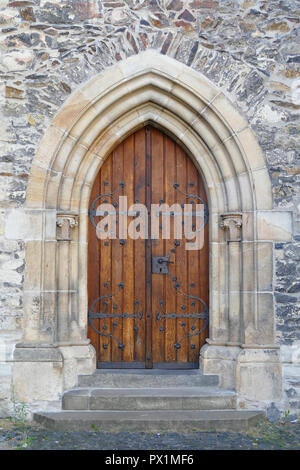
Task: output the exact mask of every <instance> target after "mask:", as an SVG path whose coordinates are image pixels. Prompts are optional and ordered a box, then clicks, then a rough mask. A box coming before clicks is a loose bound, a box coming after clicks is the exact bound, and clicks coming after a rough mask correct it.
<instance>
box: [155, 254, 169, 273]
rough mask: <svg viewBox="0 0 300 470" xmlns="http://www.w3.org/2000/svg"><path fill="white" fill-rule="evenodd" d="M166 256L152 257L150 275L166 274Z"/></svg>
mask: <svg viewBox="0 0 300 470" xmlns="http://www.w3.org/2000/svg"><path fill="white" fill-rule="evenodd" d="M169 262H170V261H169V257H168V256H152V273H153V274H168V273H169V269H168V264H169Z"/></svg>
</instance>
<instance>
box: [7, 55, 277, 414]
mask: <svg viewBox="0 0 300 470" xmlns="http://www.w3.org/2000/svg"><path fill="white" fill-rule="evenodd" d="M147 123H151V124H152V125H154V126H157V127H159V128H160V129H162V130H163V131H164V132H166V133H169V134H170V135H171V136H172V137H173V138H174V140H176V141H177V142H179V143H180V145H183V146H184V147H185V149H186V150H187V151H188V152H189V154H190V155H191V156H192V157H193V159H194V162H195V164H196V166H197V167H198V168H199V171H201V173H202V175H203V178H204V181H205V184H206V187H207V195H208V199H209V206H210V237H211V239H210V333H209V339H208V342H207V343H208V344H206V345H205V346H204V347H203V348H202V351H201V360H200V367H201V369H202V371H203V372H204V373H217V374H220V378H221V384H222V385H224V386H227V387H230V388H234V389H237V391H238V392H239V397H240V400H244V399H249V400H251V401H252V403H254V401H259V402H262V401H264V400H270V399H272V400H276V399H279V397H280V393H281V367H280V358H279V350H278V347H277V346H276V345H275V344H274V342H275V340H274V311H273V293H272V273H273V267H272V266H273V242H274V241H275V240H278V239H285V237H286V232H285V229H284V227H283V226H282V223H283V222H282V220H284V218H285V214H284V213H281V218H279V217H278V213H277V214H276V213H275V212H274V211H272V208H273V204H272V191H271V183H270V179H269V175H268V171H267V169H266V166H265V161H264V157H263V154H262V151H261V149H260V147H259V145H258V143H257V141H256V139H255V137H254V135H253V133H252V131H251V129H250V128H249V126H248V123H247V122H246V120H245V119H244V118H243V117H242V116H241V115H240V114H239V113H238V112H237V110H236V109H235V107H233V105H232V104H231V103H230V101H229V100H228V99H227V98H226V96H225V95H224V94H223V93H222V92H221V91H220V90H218V89H216V88H215V87H214V86H213V85H212V84H211V83H210V82H209V81H208V80H207V79H206V78H205V77H204V76H202V75H201V74H200V73H198V72H196V71H194V70H192V69H190V68H188V67H186V66H185V65H182V64H181V63H179V62H177V61H175V60H174V59H171V58H168V57H166V56H162V55H160V54H158V53H156V52H154V51H151V50H148V51H146V52H143V53H141V54H139V55H137V56H133V57H130V58H129V59H127V60H125V61H123V62H119V63H118V64H117V65H114V66H112V67H110V68H108V69H107V70H105V71H104V72H103V73H101V74H99V75H97V76H95V77H94V78H93V79H92V80H90V81H89V82H87V83H85V84H84V85H83V86H82V87H81V88H80V89H79V90H78V91H77V92H75V93H74V94H73V95H72V96H71V97H70V99H69V100H68V101H67V102H66V103H65V104H64V106H63V107H62V109H61V111H60V112H59V113H58V114H57V116H56V117H55V118H54V120H53V122H52V124H51V126H50V127H49V129H48V130H47V132H46V134H45V136H44V138H43V140H42V142H41V144H40V146H39V149H38V151H37V153H36V155H35V158H34V161H33V164H32V168H31V174H30V178H29V183H28V189H27V198H26V209H25V210H26V214H27V216H28V217H29V218H30V220H31V224H32V226H34V227H35V228H34V236H32V237H31V238H32V239H30V237H29V238H28V239H27V240H26V271H25V286H24V302H25V303H24V308H25V321H24V340H23V343H22V344H18V345H17V347H16V349H15V357H14V360H15V365H14V367H15V370H14V381H15V390H16V391H17V393H18V390H19V395H22V398H23V399H24V398H27V399H28V400H29V401H31V402H32V401H34V400H35V401H36V402H38V403H39V408H40V409H41V407H42V405H41V402H42V401H44V402H46V401H47V403H48V405H47V406H49V401H51V400H52V401H55V400H57V399H58V397H59V396H60V394H61V393H62V391H63V390H64V389H65V388H67V387H72V386H74V385H75V384H76V380H77V375H78V374H79V373H85V374H86V373H91V372H93V370H94V368H95V360H94V355H93V348H92V347H91V346H90V345H89V341H88V340H87V336H86V335H87V333H86V331H87V226H88V203H89V197H90V191H91V188H92V184H93V181H94V178H95V177H96V175H97V173H98V171H99V168H100V167H101V164H102V162H103V161H104V159H105V158H106V156H107V155H109V153H110V152H111V151H112V149H113V148H114V147H116V146H117V145H118V144H119V143H120V142H121V141H122V140H123V139H125V138H126V136H128V135H129V134H131V133H132V132H134V131H136V130H137V129H139V128H141V127H142V126H144V125H145V124H147ZM33 370H34V371H35V372H36V374H35V377H37V378H36V379H35V378H32V377H33V374H32V371H33ZM27 376H28V377H30V383H29V384H28V382H27V392H26V393H25V392H24V387H23V388H22V386H21V383H22V380H23V381H24V380H27V379H26V377H27ZM43 377H47V383H48V388H47V389H45V387H44V388H43V386H42V385H40V384H41V383H42V378H43ZM261 381H263V384H264V386H263V387H262V382H261ZM34 382H35V383H34ZM24 393H25V395H26V396H24ZM32 394H33V395H35V396H32ZM45 406H46V405H45ZM48 409H49V408H48Z"/></svg>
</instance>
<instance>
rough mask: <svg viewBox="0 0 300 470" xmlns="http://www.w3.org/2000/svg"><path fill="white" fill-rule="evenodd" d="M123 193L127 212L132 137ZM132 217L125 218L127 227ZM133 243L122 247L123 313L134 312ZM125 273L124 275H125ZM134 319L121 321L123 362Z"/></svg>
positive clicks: (130, 351)
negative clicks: (125, 198) (123, 346)
mask: <svg viewBox="0 0 300 470" xmlns="http://www.w3.org/2000/svg"><path fill="white" fill-rule="evenodd" d="M123 145H124V183H125V186H124V193H125V195H126V197H127V210H129V208H130V206H131V205H132V204H133V203H134V136H133V135H131V136H129V137H128V138H127V139H126V140H125V142H124V144H123ZM132 219H133V218H132V217H127V222H128V225H129V223H130V221H131V220H132ZM133 246H134V241H133V240H132V239H131V238H130V237H128V238H127V240H125V244H124V245H123V263H124V280H123V282H124V294H123V309H124V310H123V312H124V313H129V314H132V313H133V312H134V298H133V296H134V249H133ZM125 273H126V275H125ZM134 323H135V322H134V318H131V317H130V318H124V319H123V344H124V345H125V348H124V357H123V360H124V361H125V362H132V361H134V329H133V328H134Z"/></svg>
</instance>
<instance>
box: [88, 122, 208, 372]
mask: <svg viewBox="0 0 300 470" xmlns="http://www.w3.org/2000/svg"><path fill="white" fill-rule="evenodd" d="M119 196H127V207H128V210H127V216H128V217H127V219H128V225H129V224H130V223H131V221H133V223H134V220H135V218H136V217H137V216H140V211H134V210H133V211H130V206H131V205H132V204H143V205H145V206H146V208H147V209H148V216H147V224H148V227H147V229H148V238H146V239H143V238H137V239H132V238H131V237H130V236H127V238H126V236H124V233H122V234H121V237H120V236H119V234H118V230H119V226H120V215H123V216H124V211H123V213H121V212H122V211H121V210H120V199H119ZM174 203H178V204H179V207H182V208H183V207H184V204H191V205H192V206H189V207H193V204H194V207H196V206H195V204H200V203H202V204H204V208H205V211H204V217H203V221H204V224H203V225H205V228H204V229H203V230H204V245H203V247H202V248H201V249H199V250H187V249H186V240H185V238H184V234H183V238H182V239H178V238H176V237H175V235H176V236H177V237H178V232H175V233H174V226H173V223H172V216H174V217H175V215H176V214H175V213H174V212H173V213H172V212H171V216H170V219H169V220H170V224H169V226H170V237H169V238H167V239H163V238H162V230H163V224H164V223H167V222H166V220H167V219H163V216H162V214H161V217H160V218H159V230H160V236H159V237H156V238H151V224H152V225H153V220H152V218H151V210H150V207H151V204H168V205H169V206H171V205H173V204H174ZM100 204H106V206H101V207H104V209H107V208H111V209H110V210H109V209H108V210H104V211H103V212H101V210H99V207H100ZM133 207H135V206H133ZM113 209H115V213H116V225H115V227H116V231H117V233H116V235H117V236H116V238H115V239H111V238H107V239H99V232H97V230H98V229H97V227H99V225H98V223H99V222H100V221H101V220H104V219H103V217H104V216H107V215H112V216H113V213H114V212H113ZM125 213H126V211H125ZM195 214H196V213H192V216H194V215H195ZM125 215H126V214H125ZM177 215H178V214H177ZM174 217H173V218H174ZM144 220H145V219H144ZM206 222H207V199H206V194H205V189H204V185H203V181H202V179H201V176H200V174H199V172H198V171H197V169H196V167H195V165H194V164H193V162H192V160H191V159H190V157H189V156H188V155H187V154H186V153H185V152H184V151H183V150H182V148H181V147H180V146H179V145H178V144H177V143H175V142H174V141H173V140H172V139H171V138H170V137H168V136H166V135H165V134H163V133H162V132H160V131H159V130H157V129H156V128H153V127H151V126H147V127H145V128H143V129H141V130H139V131H137V132H136V133H135V134H132V135H130V136H129V137H128V138H127V139H126V140H125V141H123V142H122V143H121V144H120V145H119V146H118V147H117V148H116V149H115V150H114V151H113V152H112V153H111V155H110V156H109V157H108V158H107V159H106V161H105V162H104V164H103V165H102V167H101V170H100V172H99V174H98V176H97V177H96V180H95V182H94V185H93V189H92V193H91V198H90V210H89V238H88V257H89V264H88V297H89V331H88V335H89V338H90V339H91V343H92V344H93V346H94V347H95V349H96V353H97V366H98V367H99V368H113V367H115V368H167V369H168V368H178V369H180V368H197V367H199V351H200V348H201V347H202V346H203V344H204V343H205V339H206V337H207V334H208V294H209V291H208V277H209V276H208V262H209V259H208V257H209V254H208V243H209V241H208V224H207V223H206ZM181 223H182V226H184V218H183V219H182V222H181ZM110 228H111V227H110ZM139 228H140V227H137V229H136V230H138V229H139ZM123 231H124V229H123ZM122 237H123V238H122Z"/></svg>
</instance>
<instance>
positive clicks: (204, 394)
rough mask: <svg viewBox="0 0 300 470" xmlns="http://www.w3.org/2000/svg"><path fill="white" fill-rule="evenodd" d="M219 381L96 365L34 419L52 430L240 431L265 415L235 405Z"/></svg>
mask: <svg viewBox="0 0 300 470" xmlns="http://www.w3.org/2000/svg"><path fill="white" fill-rule="evenodd" d="M218 381H219V379H218V376H217V375H203V374H201V372H200V371H199V370H144V369H137V370H128V369H127V370H117V369H114V370H104V369H103V370H97V371H95V373H94V374H93V375H81V376H79V378H78V387H77V388H75V389H72V390H69V391H67V392H65V393H64V395H63V398H62V411H58V412H40V413H35V414H34V420H35V421H36V422H38V423H40V424H42V425H44V426H46V427H48V428H52V429H56V430H90V431H91V430H93V429H99V430H101V431H110V432H119V431H144V432H146V431H148V432H154V431H168V430H169V431H180V432H189V431H202V430H240V429H245V428H248V427H249V426H250V425H254V424H256V423H257V422H258V421H259V420H260V419H262V418H263V417H264V413H263V412H262V411H249V410H237V409H236V394H235V392H233V391H230V390H223V389H221V388H220V387H219V385H218Z"/></svg>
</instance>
